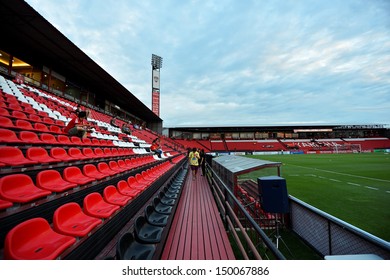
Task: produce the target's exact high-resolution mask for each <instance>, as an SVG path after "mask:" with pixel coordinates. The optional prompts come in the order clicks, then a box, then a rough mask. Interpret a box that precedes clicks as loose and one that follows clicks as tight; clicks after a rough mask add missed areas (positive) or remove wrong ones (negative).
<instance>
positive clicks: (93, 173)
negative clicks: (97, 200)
mask: <svg viewBox="0 0 390 280" xmlns="http://www.w3.org/2000/svg"><path fill="white" fill-rule="evenodd" d="M83 173H84V175H85V176H88V177H91V178H95V179H97V180H100V179H103V178H105V177H107V174H104V173H101V172H100V171H99V170H97V168H96V166H95V165H93V164H86V165H84V166H83Z"/></svg>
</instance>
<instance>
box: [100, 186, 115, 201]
mask: <svg viewBox="0 0 390 280" xmlns="http://www.w3.org/2000/svg"><path fill="white" fill-rule="evenodd" d="M117 193H118V190H117V189H116V188H115V186H114V185H108V186H107V187H105V188H104V190H103V198H104V199H105V200H106V201H109V200H110V198H111V197H113V196H114V195H115V194H117Z"/></svg>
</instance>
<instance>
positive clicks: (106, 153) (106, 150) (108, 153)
mask: <svg viewBox="0 0 390 280" xmlns="http://www.w3.org/2000/svg"><path fill="white" fill-rule="evenodd" d="M103 153H104V154H105V155H106V157H112V152H111V150H110V148H104V149H103Z"/></svg>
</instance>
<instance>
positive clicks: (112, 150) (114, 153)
mask: <svg viewBox="0 0 390 280" xmlns="http://www.w3.org/2000/svg"><path fill="white" fill-rule="evenodd" d="M111 154H112V156H114V157H117V156H119V152H118V149H117V148H112V149H111Z"/></svg>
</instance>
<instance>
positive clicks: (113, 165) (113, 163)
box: [108, 160, 126, 173]
mask: <svg viewBox="0 0 390 280" xmlns="http://www.w3.org/2000/svg"><path fill="white" fill-rule="evenodd" d="M108 166H109V167H110V168H111V169H112V170H114V171H115V172H116V173H121V172H124V171H126V169H122V168H120V167H119V165H118V163H117V162H116V161H114V160H110V161H109V162H108Z"/></svg>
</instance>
